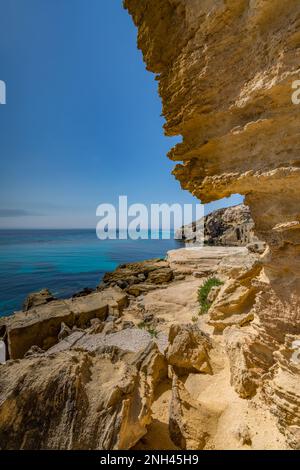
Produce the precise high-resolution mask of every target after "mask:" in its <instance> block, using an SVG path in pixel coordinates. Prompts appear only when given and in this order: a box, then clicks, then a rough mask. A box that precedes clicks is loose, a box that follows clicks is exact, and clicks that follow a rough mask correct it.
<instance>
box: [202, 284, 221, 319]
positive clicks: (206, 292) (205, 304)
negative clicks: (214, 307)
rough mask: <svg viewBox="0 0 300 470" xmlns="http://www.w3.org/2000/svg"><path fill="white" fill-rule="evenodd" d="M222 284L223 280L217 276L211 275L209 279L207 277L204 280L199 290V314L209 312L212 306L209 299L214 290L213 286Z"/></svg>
mask: <svg viewBox="0 0 300 470" xmlns="http://www.w3.org/2000/svg"><path fill="white" fill-rule="evenodd" d="M222 284H223V282H222V281H220V279H218V278H216V277H210V278H209V279H207V281H205V282H204V284H203V286H201V287H200V288H199V290H198V300H199V304H200V311H199V315H202V314H204V313H207V312H208V310H209V308H210V306H211V302H209V301H208V295H209V293H210V291H211V290H212V288H213V287H215V286H221V285H222Z"/></svg>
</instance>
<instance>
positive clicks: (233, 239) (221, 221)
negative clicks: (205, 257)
mask: <svg viewBox="0 0 300 470" xmlns="http://www.w3.org/2000/svg"><path fill="white" fill-rule="evenodd" d="M202 226H203V227H204V239H203V243H204V244H206V245H219V246H246V245H248V244H249V243H251V244H254V243H259V240H258V238H257V237H256V236H255V235H254V232H253V228H254V222H253V220H252V219H251V215H250V210H249V207H247V206H245V205H243V204H240V205H238V206H234V207H227V208H224V209H218V210H216V211H214V212H212V213H211V214H209V215H207V216H205V217H204V218H203V219H201V220H200V221H198V222H193V223H192V224H189V225H185V226H183V227H181V229H179V230H177V231H176V233H175V238H176V239H177V240H182V241H184V242H186V243H193V242H195V240H196V239H197V240H199V237H200V238H201V234H198V235H197V227H202Z"/></svg>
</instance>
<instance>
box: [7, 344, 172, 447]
mask: <svg viewBox="0 0 300 470" xmlns="http://www.w3.org/2000/svg"><path fill="white" fill-rule="evenodd" d="M166 374H167V366H166V362H165V359H164V357H163V356H162V355H161V354H160V353H159V352H158V349H157V346H156V345H154V344H150V345H149V347H147V348H146V349H145V351H143V352H142V353H140V354H138V355H132V354H127V355H125V356H124V353H122V352H121V351H120V350H118V349H117V348H112V349H111V350H109V349H108V350H107V351H106V353H103V354H92V353H88V352H82V351H64V352H60V353H58V354H53V355H51V356H43V355H38V356H32V357H29V358H28V359H23V360H22V361H10V362H8V363H7V364H5V365H0V448H1V449H2V450H11V449H36V450H37V449H65V450H71V449H73V450H74V449H94V450H96V449H99V450H101V449H104V450H112V449H114V450H118V449H123V450H125V449H129V448H130V447H132V446H133V445H135V444H136V442H137V441H138V440H139V439H140V438H141V437H142V436H143V435H144V434H145V433H146V426H147V425H148V424H149V423H150V422H151V405H152V402H153V399H154V389H155V387H156V386H157V384H158V383H159V381H160V380H162V379H163V378H164V377H165V375H166Z"/></svg>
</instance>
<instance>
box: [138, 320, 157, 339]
mask: <svg viewBox="0 0 300 470" xmlns="http://www.w3.org/2000/svg"><path fill="white" fill-rule="evenodd" d="M138 328H140V329H141V330H146V331H148V333H149V335H151V336H152V338H157V336H158V331H157V330H156V329H155V328H154V327H153V326H150V325H147V323H145V322H144V321H142V322H140V323H138Z"/></svg>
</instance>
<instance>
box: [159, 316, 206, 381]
mask: <svg viewBox="0 0 300 470" xmlns="http://www.w3.org/2000/svg"><path fill="white" fill-rule="evenodd" d="M211 347H212V344H211V341H210V339H209V337H208V336H207V335H206V334H204V333H203V332H202V331H201V330H200V329H199V328H198V327H197V326H196V325H191V324H186V325H180V324H176V325H172V326H171V328H170V331H169V347H168V349H167V352H166V357H167V360H168V363H169V364H170V365H171V366H173V368H174V370H175V372H176V373H177V374H178V375H182V374H186V373H189V372H195V371H198V372H208V373H210V372H211V366H210V362H209V355H208V353H209V350H210V349H211Z"/></svg>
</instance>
